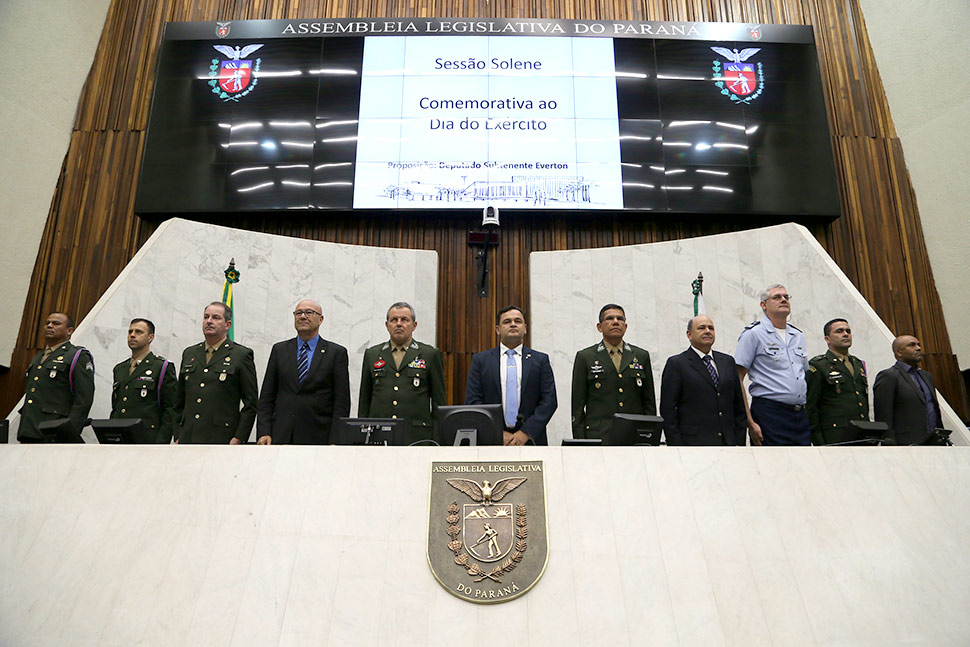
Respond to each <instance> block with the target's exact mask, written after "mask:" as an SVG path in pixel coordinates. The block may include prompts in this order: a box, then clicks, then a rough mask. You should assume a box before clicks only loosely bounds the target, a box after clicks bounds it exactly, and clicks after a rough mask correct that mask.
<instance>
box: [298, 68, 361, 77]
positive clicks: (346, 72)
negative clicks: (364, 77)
mask: <svg viewBox="0 0 970 647" xmlns="http://www.w3.org/2000/svg"><path fill="white" fill-rule="evenodd" d="M308 72H309V73H310V74H343V75H348V76H357V70H345V69H339V68H336V67H327V68H322V69H319V70H308Z"/></svg>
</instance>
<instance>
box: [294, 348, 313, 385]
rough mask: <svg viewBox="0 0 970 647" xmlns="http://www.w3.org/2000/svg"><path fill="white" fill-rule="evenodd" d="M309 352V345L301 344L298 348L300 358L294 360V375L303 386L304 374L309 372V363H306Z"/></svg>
mask: <svg viewBox="0 0 970 647" xmlns="http://www.w3.org/2000/svg"><path fill="white" fill-rule="evenodd" d="M309 350H310V344H309V343H307V342H303V345H302V346H300V356H299V357H298V358H297V360H296V374H297V376H298V377H299V379H300V384H303V380H305V379H306V374H307V373H308V372H309V371H310V362H309V361H307V353H308V352H309Z"/></svg>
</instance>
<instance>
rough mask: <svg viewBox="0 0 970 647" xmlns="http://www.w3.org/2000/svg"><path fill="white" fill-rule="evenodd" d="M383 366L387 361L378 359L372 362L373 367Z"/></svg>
mask: <svg viewBox="0 0 970 647" xmlns="http://www.w3.org/2000/svg"><path fill="white" fill-rule="evenodd" d="M385 366H387V362H385V361H384V360H382V359H379V360H377V361H376V362H374V368H384V367H385Z"/></svg>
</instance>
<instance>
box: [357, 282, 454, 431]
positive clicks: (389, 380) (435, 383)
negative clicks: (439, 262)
mask: <svg viewBox="0 0 970 647" xmlns="http://www.w3.org/2000/svg"><path fill="white" fill-rule="evenodd" d="M384 325H385V326H386V327H387V332H388V335H390V339H388V341H386V342H384V343H383V344H377V345H375V346H371V347H370V348H368V349H367V350H366V351H364V365H363V367H362V368H361V370H360V397H359V398H358V400H357V415H358V416H360V417H361V418H402V419H404V420H407V421H408V427H407V429H406V430H405V432H404V443H405V444H406V445H411V444H413V443H417V442H421V441H429V440H432V439H433V438H434V417H435V414H436V413H437V411H438V407H440V406H441V405H443V404H444V403H445V397H446V396H445V369H444V362H443V361H442V359H441V352H440V351H439V350H438V349H437V348H435V347H434V346H431V345H430V344H425V343H424V342H421V343H418V342H417V341H415V339H414V329H415V328H417V327H418V320H417V317H416V316H415V314H414V308H412V307H411V305H410V304H409V303H405V302H404V301H398V302H397V303H395V304H394V305H392V306H391V307H390V308H388V309H387V317H386V318H385V320H384Z"/></svg>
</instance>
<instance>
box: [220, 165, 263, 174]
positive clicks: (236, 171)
mask: <svg viewBox="0 0 970 647" xmlns="http://www.w3.org/2000/svg"><path fill="white" fill-rule="evenodd" d="M266 170H269V167H268V166H247V167H246V168H241V169H236V170H235V171H233V172H232V173H230V174H229V175H239V174H240V173H246V172H248V171H266Z"/></svg>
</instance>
